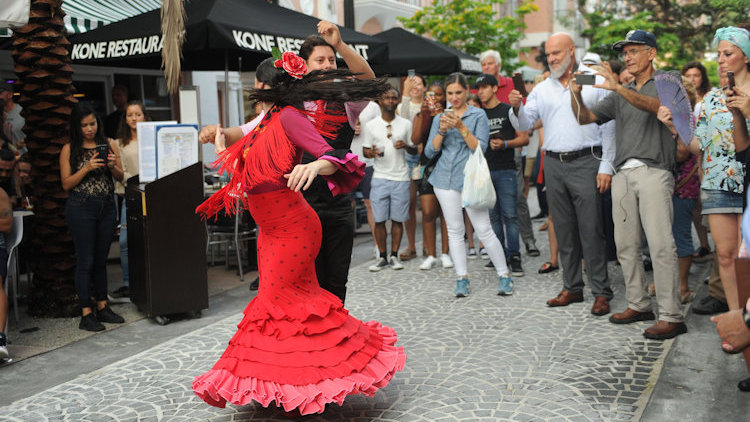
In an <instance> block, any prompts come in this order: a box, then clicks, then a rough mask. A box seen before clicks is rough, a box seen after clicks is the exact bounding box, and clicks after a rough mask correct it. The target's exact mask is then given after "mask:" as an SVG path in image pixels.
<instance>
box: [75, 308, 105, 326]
mask: <svg viewBox="0 0 750 422" xmlns="http://www.w3.org/2000/svg"><path fill="white" fill-rule="evenodd" d="M78 328H79V329H81V330H86V331H104V325H102V323H101V322H99V320H97V319H96V316H94V313H93V312H92V313H90V314H88V315H86V316H82V317H81V323H80V324H78Z"/></svg>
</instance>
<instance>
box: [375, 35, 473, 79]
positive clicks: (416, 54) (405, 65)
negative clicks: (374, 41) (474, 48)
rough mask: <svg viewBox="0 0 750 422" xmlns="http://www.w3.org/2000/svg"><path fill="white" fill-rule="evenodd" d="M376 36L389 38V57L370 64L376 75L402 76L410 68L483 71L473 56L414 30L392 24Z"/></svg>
mask: <svg viewBox="0 0 750 422" xmlns="http://www.w3.org/2000/svg"><path fill="white" fill-rule="evenodd" d="M375 37H377V38H381V39H383V40H385V41H387V42H388V60H387V61H386V62H384V63H382V64H376V65H373V67H372V68H373V70H374V71H375V73H376V74H378V75H386V74H388V75H401V76H403V75H406V74H407V72H408V70H409V69H414V70H416V72H417V73H421V74H424V75H447V74H449V73H453V72H463V73H482V67H481V65H480V64H479V59H478V58H477V57H476V56H472V55H470V54H467V53H464V52H463V51H460V50H456V49H455V48H452V47H448V46H447V45H444V44H441V43H439V42H436V41H433V40H430V39H428V38H425V37H422V36H419V35H416V34H413V33H411V32H409V31H407V30H405V29H403V28H392V29H389V30H387V31H383V32H381V33H379V34H375Z"/></svg>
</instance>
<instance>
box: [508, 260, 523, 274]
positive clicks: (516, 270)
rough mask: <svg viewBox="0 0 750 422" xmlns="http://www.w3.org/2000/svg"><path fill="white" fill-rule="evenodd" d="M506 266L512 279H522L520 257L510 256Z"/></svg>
mask: <svg viewBox="0 0 750 422" xmlns="http://www.w3.org/2000/svg"><path fill="white" fill-rule="evenodd" d="M508 266H510V273H511V274H512V275H513V277H523V267H522V266H521V255H512V256H511V257H510V258H509V259H508Z"/></svg>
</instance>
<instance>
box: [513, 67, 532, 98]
mask: <svg viewBox="0 0 750 422" xmlns="http://www.w3.org/2000/svg"><path fill="white" fill-rule="evenodd" d="M513 89H515V90H516V91H518V92H520V93H521V96H523V97H525V96H527V95H529V93H528V92H526V84H525V83H524V82H523V76H521V74H520V73H514V74H513Z"/></svg>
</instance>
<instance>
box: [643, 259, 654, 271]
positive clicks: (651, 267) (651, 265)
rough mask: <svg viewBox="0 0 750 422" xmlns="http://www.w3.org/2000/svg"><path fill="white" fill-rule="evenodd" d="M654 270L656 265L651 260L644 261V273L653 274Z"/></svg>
mask: <svg viewBox="0 0 750 422" xmlns="http://www.w3.org/2000/svg"><path fill="white" fill-rule="evenodd" d="M653 270H654V263H653V262H651V260H650V259H648V258H646V259H644V260H643V271H646V272H647V273H648V272H651V271H653Z"/></svg>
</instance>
